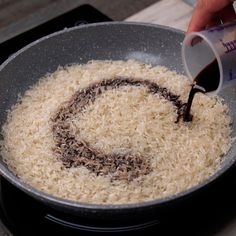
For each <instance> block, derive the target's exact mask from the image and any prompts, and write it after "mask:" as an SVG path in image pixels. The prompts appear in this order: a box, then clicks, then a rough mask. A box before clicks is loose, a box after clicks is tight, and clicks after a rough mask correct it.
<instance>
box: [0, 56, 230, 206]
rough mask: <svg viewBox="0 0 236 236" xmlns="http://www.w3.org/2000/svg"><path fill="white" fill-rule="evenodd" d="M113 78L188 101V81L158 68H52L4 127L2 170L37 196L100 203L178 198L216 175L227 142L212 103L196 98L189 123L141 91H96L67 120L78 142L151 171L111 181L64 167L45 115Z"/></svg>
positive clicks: (126, 64) (223, 112)
mask: <svg viewBox="0 0 236 236" xmlns="http://www.w3.org/2000/svg"><path fill="white" fill-rule="evenodd" d="M115 77H126V78H137V79H145V80H150V81H153V82H155V83H157V84H158V85H159V86H161V87H163V88H167V89H168V90H169V91H171V92H172V93H173V94H176V95H180V99H181V100H182V101H184V102H186V101H187V97H188V93H189V90H190V82H189V81H188V80H187V79H186V77H184V76H183V75H179V74H177V73H176V72H175V71H170V70H168V69H167V68H165V67H162V66H155V67H152V66H151V65H147V64H143V63H141V62H138V61H133V60H129V61H91V62H89V63H87V64H84V65H72V66H68V67H65V68H59V69H58V70H57V71H56V72H54V73H52V74H50V75H47V76H45V77H44V78H42V79H40V80H39V82H38V83H37V84H36V85H34V86H33V87H31V88H30V89H29V90H27V91H26V92H25V94H24V95H23V96H22V97H21V98H20V99H19V101H18V103H17V104H16V105H15V106H13V107H12V109H11V111H10V112H9V114H8V119H7V122H6V123H5V125H4V126H3V130H2V132H3V136H4V139H3V141H2V145H1V154H2V156H3V158H4V161H5V162H6V163H7V165H8V166H9V168H10V169H11V170H12V171H13V172H14V173H15V174H16V175H17V176H18V177H20V178H21V179H22V180H23V181H25V182H26V183H28V184H30V185H31V186H33V187H35V188H36V189H38V190H41V191H44V192H47V193H49V194H51V195H53V196H57V197H61V198H64V199H69V200H74V201H79V202H86V203H99V204H121V203H134V202H143V201H148V200H153V199H158V198H163V197H167V196H171V195H174V194H177V193H179V192H181V191H184V190H186V189H189V188H190V187H193V186H195V185H197V184H199V183H201V182H203V181H204V180H206V179H207V178H209V176H211V175H212V174H214V173H215V171H216V170H217V169H218V168H219V167H220V163H221V162H222V159H223V156H224V154H226V153H227V152H228V150H229V148H230V143H231V137H230V134H231V127H230V123H231V118H230V117H229V115H228V108H227V106H226V105H225V104H223V102H222V100H221V99H220V98H219V97H216V96H215V97H209V96H206V95H204V94H197V95H196V98H195V99H194V101H193V107H192V115H193V121H192V122H183V120H182V119H181V120H180V121H179V122H178V123H175V121H176V119H177V113H176V109H175V108H174V106H173V104H172V103H171V102H169V101H167V100H166V99H164V98H163V97H162V96H159V95H153V94H150V93H148V92H147V88H145V87H143V86H136V87H135V86H124V87H119V88H116V89H112V90H108V91H105V92H103V93H102V94H101V95H100V96H99V97H97V98H96V99H95V101H94V102H91V103H90V104H88V105H87V106H86V109H84V110H83V112H82V115H81V114H80V117H77V116H75V117H74V118H73V119H72V121H71V129H72V132H73V134H74V136H75V137H76V138H77V139H83V140H85V141H86V142H87V143H89V145H90V146H91V148H94V149H98V150H102V151H103V152H105V153H120V154H122V153H123V154H125V153H132V154H134V155H139V156H141V157H143V158H146V159H148V161H149V162H150V166H151V171H150V173H148V174H146V175H140V176H138V177H137V178H134V179H132V181H127V180H119V179H118V180H112V179H111V176H109V174H108V175H99V174H96V173H93V172H92V171H91V170H89V169H87V168H86V167H85V166H72V167H70V168H67V167H66V166H65V165H63V163H62V161H61V160H60V158H58V157H57V156H56V155H55V152H54V151H53V150H55V139H54V138H55V137H54V136H53V132H52V125H53V124H52V117H54V116H55V114H56V113H57V112H58V109H59V108H60V107H61V106H63V104H65V102H67V101H69V100H70V99H71V97H72V96H73V94H75V93H76V92H77V91H78V90H81V89H83V88H86V87H88V86H89V85H91V84H93V83H97V82H99V81H102V80H106V79H111V78H115Z"/></svg>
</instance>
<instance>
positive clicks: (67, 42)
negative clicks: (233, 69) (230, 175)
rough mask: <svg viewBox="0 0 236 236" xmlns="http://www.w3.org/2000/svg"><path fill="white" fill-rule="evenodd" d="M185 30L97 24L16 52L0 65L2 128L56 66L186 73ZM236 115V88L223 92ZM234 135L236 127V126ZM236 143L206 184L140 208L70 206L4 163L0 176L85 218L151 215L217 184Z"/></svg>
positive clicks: (46, 39) (74, 204) (228, 163)
mask: <svg viewBox="0 0 236 236" xmlns="http://www.w3.org/2000/svg"><path fill="white" fill-rule="evenodd" d="M183 39H184V32H181V31H178V30H175V29H172V28H168V27H163V26H158V25H151V24H141V23H125V22H112V23H98V24H90V25H84V26H79V27H75V28H71V29H65V30H63V31H60V32H57V33H54V34H52V35H49V36H46V37H44V38H42V39H40V40H38V41H36V42H34V43H32V44H30V45H28V46H26V47H25V48H23V49H22V50H20V51H18V52H17V53H16V54H14V55H12V56H11V57H10V58H9V59H8V60H7V61H6V62H5V63H3V64H2V65H1V66H0V125H1V126H2V125H3V123H4V122H5V121H6V114H7V113H6V111H7V110H8V109H10V107H11V106H12V105H13V104H15V102H16V101H17V96H18V94H19V93H21V94H22V93H24V91H25V90H27V89H28V88H29V86H30V85H33V84H34V83H35V82H36V81H37V80H38V79H39V78H40V77H42V76H44V75H45V74H46V73H50V72H54V71H55V70H56V69H57V68H58V66H64V65H67V64H71V63H86V62H87V61H89V60H91V59H99V60H102V59H106V60H107V59H108V60H109V59H111V60H120V59H121V60H127V59H138V60H141V61H143V62H146V63H151V64H153V65H156V64H159V65H164V66H166V67H168V68H170V69H175V70H176V71H177V72H179V73H184V71H183V65H182V59H181V44H182V41H183ZM221 96H222V97H223V98H224V99H225V102H226V103H227V104H228V106H229V108H230V114H231V116H232V117H233V120H235V116H236V111H235V110H236V86H235V85H233V84H232V87H230V88H228V89H227V90H225V91H222V92H221ZM232 127H233V134H232V135H233V137H234V136H235V132H236V128H235V124H234V123H233V125H232ZM235 152H236V145H233V147H232V149H231V150H230V152H229V154H228V155H227V158H226V160H225V162H224V163H223V164H222V168H221V169H220V170H219V171H218V172H217V173H216V174H215V175H214V176H212V177H211V178H209V179H208V180H207V181H205V182H204V183H202V184H200V185H198V186H195V187H193V188H191V189H189V190H187V191H185V192H182V193H179V194H177V195H175V196H171V197H169V198H164V199H159V200H154V201H150V202H145V203H139V204H125V205H93V204H83V203H79V202H72V201H67V200H63V199H60V198H56V197H52V196H50V195H48V194H45V193H43V192H40V191H38V190H36V189H34V188H32V187H31V186H29V185H27V184H25V183H23V182H22V181H21V180H20V179H19V178H17V177H16V176H15V175H14V174H13V173H11V172H10V171H9V170H8V168H7V166H6V165H5V164H4V163H3V162H2V161H1V160H0V172H1V174H2V175H3V176H4V177H5V178H6V179H8V180H9V181H10V182H11V183H13V184H14V185H15V186H17V187H18V188H20V189H21V190H23V191H24V192H26V193H27V194H29V195H31V196H32V197H34V198H36V199H38V200H39V201H42V202H44V203H46V204H49V205H50V206H53V207H56V208H57V209H60V210H62V211H69V212H70V213H73V214H76V215H79V216H81V215H82V216H85V217H91V215H93V216H92V217H95V218H96V217H101V215H102V217H104V218H106V217H110V216H111V217H113V216H114V215H116V214H117V215H118V216H119V217H120V216H121V217H123V216H132V215H134V214H137V215H139V214H143V213H145V214H149V211H150V212H151V211H156V209H158V207H162V206H163V205H165V204H169V203H172V202H174V201H175V200H176V199H180V198H183V197H186V196H188V195H191V194H192V193H194V192H195V191H197V190H199V189H200V188H203V187H205V186H207V185H208V184H209V183H211V182H213V181H214V180H215V179H216V178H218V177H219V176H220V175H222V173H224V172H225V171H226V170H227V169H228V168H229V167H231V166H232V165H233V163H234V162H235Z"/></svg>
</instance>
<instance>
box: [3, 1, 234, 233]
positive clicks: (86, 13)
mask: <svg viewBox="0 0 236 236" xmlns="http://www.w3.org/2000/svg"><path fill="white" fill-rule="evenodd" d="M101 21H111V19H110V18H108V17H107V16H106V15H104V14H102V13H101V12H99V11H98V10H96V9H94V8H93V7H91V6H89V5H83V6H80V7H78V8H76V9H74V10H72V11H70V12H68V13H65V14H64V15H61V16H59V17H57V18H55V19H53V20H51V21H48V22H46V23H44V24H42V25H40V26H38V27H36V28H34V29H32V30H30V31H27V32H25V33H23V34H21V35H18V36H16V37H15V38H12V39H10V40H8V41H6V42H3V43H1V44H0V52H1V54H0V64H1V63H2V62H3V61H4V60H6V59H7V57H8V56H9V55H11V54H12V53H14V52H15V51H17V50H19V49H20V48H22V47H23V46H25V45H27V44H28V43H30V42H32V41H34V40H36V39H38V38H40V37H43V36H45V35H47V34H50V33H53V32H55V31H58V30H61V29H64V28H66V27H72V26H75V25H80V24H88V23H93V22H101ZM235 199H236V168H235V167H234V168H232V169H231V170H230V171H229V172H228V173H227V174H226V176H224V177H222V178H220V180H219V181H218V183H216V184H215V185H214V188H212V189H211V190H209V191H207V192H205V193H204V194H202V195H199V196H198V197H197V198H196V197H195V200H194V201H189V202H188V205H186V206H185V207H184V208H183V209H181V210H178V211H174V210H172V211H170V212H169V213H167V216H165V217H164V218H163V219H160V218H158V217H157V218H154V219H152V220H147V221H141V222H131V221H130V222H126V223H124V222H122V224H121V223H120V222H112V223H111V222H104V221H98V220H85V219H82V218H79V217H75V216H72V215H68V214H65V213H62V212H59V211H57V210H55V209H52V208H50V207H48V206H45V205H43V204H42V203H39V202H38V201H36V200H34V199H32V198H31V197H29V196H28V195H27V194H25V193H23V192H22V191H20V190H19V189H17V188H16V187H14V186H13V185H12V184H10V183H9V182H8V181H6V180H5V179H3V178H0V218H1V220H2V222H3V224H4V225H5V226H6V229H2V230H4V232H5V234H6V235H9V232H11V233H12V234H13V235H16V236H18V235H19V236H22V235H24V236H27V235H49V234H50V233H52V234H53V235H67V236H70V235H78V233H80V234H86V233H88V232H89V234H91V233H93V232H100V233H103V234H104V233H106V232H116V233H124V232H129V233H130V232H131V233H133V232H143V233H150V234H153V233H155V234H156V235H157V234H158V235H191V236H194V235H196V236H197V235H201V236H202V235H212V236H213V235H216V234H217V233H218V232H220V231H222V230H223V229H224V228H225V227H226V226H227V224H228V223H229V222H232V221H234V220H235V221H236V201H235ZM0 232H1V230H0Z"/></svg>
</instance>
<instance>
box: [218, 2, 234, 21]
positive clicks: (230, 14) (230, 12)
mask: <svg viewBox="0 0 236 236" xmlns="http://www.w3.org/2000/svg"><path fill="white" fill-rule="evenodd" d="M219 17H220V19H221V20H222V22H223V23H226V22H230V21H233V20H235V19H236V14H235V11H234V7H233V5H229V6H227V7H225V8H224V9H223V10H222V11H221V12H220V13H219Z"/></svg>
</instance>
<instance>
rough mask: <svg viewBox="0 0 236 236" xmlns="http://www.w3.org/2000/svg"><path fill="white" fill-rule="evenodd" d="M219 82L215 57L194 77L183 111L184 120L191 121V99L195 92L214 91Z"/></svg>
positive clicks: (218, 71)
mask: <svg viewBox="0 0 236 236" xmlns="http://www.w3.org/2000/svg"><path fill="white" fill-rule="evenodd" d="M219 82H220V70H219V66H218V63H217V60H216V59H215V60H214V61H213V62H211V63H210V64H208V65H207V66H206V67H205V68H204V69H203V70H202V71H200V73H199V74H198V75H197V76H196V77H195V79H194V81H193V84H192V87H191V90H190V92H189V97H188V102H187V106H186V110H185V112H184V116H183V120H184V121H185V122H189V121H192V118H193V117H192V115H191V113H190V112H191V107H192V103H193V99H194V96H195V94H196V93H198V92H201V93H209V92H212V91H215V90H216V89H217V88H218V86H219Z"/></svg>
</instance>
